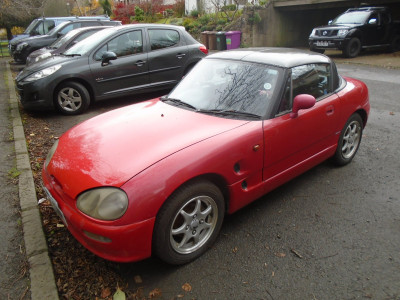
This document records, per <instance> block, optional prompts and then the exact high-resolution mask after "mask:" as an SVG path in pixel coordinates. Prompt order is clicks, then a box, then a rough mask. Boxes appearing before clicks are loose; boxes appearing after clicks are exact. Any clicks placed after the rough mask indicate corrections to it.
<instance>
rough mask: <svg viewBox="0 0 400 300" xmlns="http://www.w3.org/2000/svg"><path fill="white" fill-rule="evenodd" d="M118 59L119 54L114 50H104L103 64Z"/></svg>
mask: <svg viewBox="0 0 400 300" xmlns="http://www.w3.org/2000/svg"><path fill="white" fill-rule="evenodd" d="M115 59H117V54H115V53H114V52H112V51H108V52H104V53H103V55H102V57H101V65H102V66H107V65H108V64H109V63H110V60H115Z"/></svg>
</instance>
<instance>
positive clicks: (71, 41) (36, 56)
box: [26, 26, 109, 66]
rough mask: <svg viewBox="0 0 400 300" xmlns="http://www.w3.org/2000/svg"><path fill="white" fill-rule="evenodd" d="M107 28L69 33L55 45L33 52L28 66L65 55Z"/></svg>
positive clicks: (28, 60) (84, 29) (27, 61)
mask: <svg viewBox="0 0 400 300" xmlns="http://www.w3.org/2000/svg"><path fill="white" fill-rule="evenodd" d="M105 28H109V26H108V27H106V26H93V27H82V28H77V29H73V30H71V31H70V32H68V33H67V34H66V35H63V36H62V37H60V38H58V39H57V40H56V41H55V42H54V43H52V44H51V45H49V46H47V47H44V48H40V49H38V50H36V51H33V52H32V53H31V54H29V56H28V58H27V59H26V65H27V66H28V65H31V64H33V63H35V62H38V61H40V60H43V59H45V58H48V57H50V56H52V55H57V54H60V53H63V52H64V51H66V50H67V49H69V48H71V47H72V46H74V45H75V44H77V43H78V42H80V41H82V40H84V39H86V38H87V37H89V36H91V35H92V34H93V33H95V32H97V31H100V30H103V29H105Z"/></svg>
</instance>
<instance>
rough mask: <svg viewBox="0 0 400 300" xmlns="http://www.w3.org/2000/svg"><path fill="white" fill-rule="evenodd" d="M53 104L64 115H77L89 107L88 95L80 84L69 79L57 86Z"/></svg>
mask: <svg viewBox="0 0 400 300" xmlns="http://www.w3.org/2000/svg"><path fill="white" fill-rule="evenodd" d="M54 104H55V107H56V108H57V110H58V111H59V112H61V113H62V114H64V115H79V114H81V113H83V112H84V111H85V110H86V109H87V108H88V107H89V104H90V95H89V92H88V90H87V89H86V88H85V87H84V86H83V85H82V84H80V83H78V82H74V81H69V82H65V83H63V84H61V85H60V86H59V87H58V89H57V91H56V93H55V99H54Z"/></svg>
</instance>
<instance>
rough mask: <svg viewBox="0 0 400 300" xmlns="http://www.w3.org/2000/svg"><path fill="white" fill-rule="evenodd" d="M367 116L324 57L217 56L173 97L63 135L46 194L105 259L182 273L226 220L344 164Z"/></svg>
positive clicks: (356, 90)
mask: <svg viewBox="0 0 400 300" xmlns="http://www.w3.org/2000/svg"><path fill="white" fill-rule="evenodd" d="M369 110H370V105H369V96H368V89H367V87H366V85H365V84H364V83H363V82H361V81H358V80H355V79H352V78H344V77H341V76H339V75H338V73H337V69H336V66H335V64H334V63H333V62H332V61H331V60H330V59H329V58H328V57H327V56H324V55H322V54H318V53H313V52H307V51H300V50H294V49H283V48H254V49H244V50H235V51H226V52H220V53H216V54H213V55H210V56H208V57H206V58H204V59H203V60H202V61H201V62H199V63H198V64H197V65H196V66H195V67H194V68H193V69H192V71H191V72H190V73H189V74H188V75H187V76H185V78H184V79H183V80H182V81H181V82H180V83H179V84H178V85H177V86H176V87H175V88H174V89H173V90H172V92H171V93H170V94H168V95H167V96H165V97H162V98H160V99H153V100H149V101H145V102H142V103H137V104H134V105H131V106H127V107H123V108H120V109H117V110H114V111H111V112H108V113H105V114H102V115H100V116H97V117H95V118H92V119H90V120H88V121H85V122H83V123H81V124H80V125H77V126H75V127H74V128H72V129H70V130H69V131H67V132H66V133H65V134H64V135H63V136H61V137H60V139H59V140H58V141H57V142H56V143H55V145H54V146H53V147H52V149H51V151H50V152H49V154H48V156H47V159H46V162H45V165H44V168H43V173H42V176H43V183H44V188H45V191H46V193H47V195H48V198H49V199H50V201H51V202H52V204H53V207H54V209H55V210H56V211H57V213H58V214H59V216H60V217H61V219H62V220H63V222H64V223H65V225H66V226H67V227H68V229H69V230H70V232H71V233H72V234H73V235H74V236H75V238H76V239H77V240H78V241H79V242H81V243H82V244H83V245H84V246H85V247H86V248H88V249H89V250H90V251H92V252H94V253H95V254H97V255H98V256H101V257H103V258H106V259H108V260H113V261H120V262H127V261H138V260H142V259H145V258H147V257H150V256H151V255H155V256H158V257H159V258H161V259H162V260H164V261H166V262H168V263H171V264H183V263H187V262H190V261H192V260H193V259H195V258H197V257H199V256H200V255H201V254H202V253H204V252H205V251H206V250H207V249H208V248H209V247H210V245H212V243H213V242H214V241H215V239H216V238H217V235H218V232H219V231H220V228H221V224H222V221H223V219H224V215H225V214H231V213H233V212H235V211H237V210H238V209H240V208H241V207H243V206H245V205H247V204H248V203H250V202H252V201H254V200H256V199H257V198H259V197H260V196H262V195H263V194H265V193H267V192H269V191H271V190H272V189H274V188H276V187H278V186H279V185H281V184H283V183H285V182H287V181H288V180H290V179H292V178H294V177H295V176H297V175H299V174H301V173H303V172H305V171H306V170H308V169H310V168H312V167H313V166H315V165H317V164H319V163H321V162H322V161H324V160H326V159H332V161H333V162H335V163H336V164H338V165H345V164H347V163H349V162H350V161H351V160H352V159H353V158H354V156H355V154H356V152H357V150H358V147H359V145H360V142H361V137H362V132H363V129H364V127H365V125H366V123H367V118H368V113H369Z"/></svg>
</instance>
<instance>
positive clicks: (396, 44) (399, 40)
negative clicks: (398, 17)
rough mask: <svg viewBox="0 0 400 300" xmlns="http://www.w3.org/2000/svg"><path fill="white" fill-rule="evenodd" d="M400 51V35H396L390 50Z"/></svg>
mask: <svg viewBox="0 0 400 300" xmlns="http://www.w3.org/2000/svg"><path fill="white" fill-rule="evenodd" d="M397 51H400V35H396V36H395V37H394V38H393V40H392V43H391V45H390V52H397Z"/></svg>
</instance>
